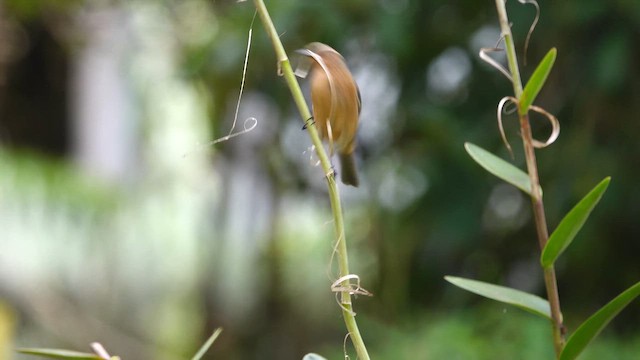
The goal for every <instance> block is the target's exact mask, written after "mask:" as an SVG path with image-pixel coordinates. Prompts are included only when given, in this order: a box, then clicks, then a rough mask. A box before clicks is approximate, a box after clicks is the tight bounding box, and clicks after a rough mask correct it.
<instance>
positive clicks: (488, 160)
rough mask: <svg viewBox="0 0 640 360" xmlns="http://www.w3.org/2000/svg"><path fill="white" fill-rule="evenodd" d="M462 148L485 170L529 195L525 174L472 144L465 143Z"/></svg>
mask: <svg viewBox="0 0 640 360" xmlns="http://www.w3.org/2000/svg"><path fill="white" fill-rule="evenodd" d="M464 148H465V149H466V150H467V153H469V156H471V158H472V159H473V160H475V162H477V163H478V164H480V166H482V167H483V168H484V169H485V170H487V171H488V172H490V173H492V174H493V175H495V176H497V177H499V178H500V179H502V180H504V181H506V182H508V183H509V184H511V185H513V186H515V187H517V188H518V189H520V190H522V191H524V192H525V193H527V194H529V195H531V181H530V180H529V175H527V173H525V172H524V171H522V170H520V169H518V168H517V167H515V166H513V165H511V164H510V163H508V162H506V161H504V160H502V159H501V158H499V157H497V156H495V155H493V154H492V153H490V152H488V151H487V150H485V149H483V148H481V147H479V146H477V145H474V144H472V143H465V144H464Z"/></svg>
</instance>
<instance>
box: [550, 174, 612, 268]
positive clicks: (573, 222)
mask: <svg viewBox="0 0 640 360" xmlns="http://www.w3.org/2000/svg"><path fill="white" fill-rule="evenodd" d="M610 181H611V178H610V177H607V178H605V179H604V180H602V181H601V182H600V183H599V184H598V185H596V187H594V188H593V190H591V191H590V192H589V193H588V194H587V195H586V196H585V197H584V198H582V200H580V202H578V204H576V206H574V207H573V209H571V211H569V213H568V214H567V215H566V216H565V217H564V218H563V219H562V221H560V224H558V227H557V228H556V229H555V231H554V232H553V234H551V236H550V237H549V241H547V245H545V247H544V249H543V250H542V254H541V255H540V263H541V264H542V266H543V267H549V266H551V265H553V263H554V262H555V261H556V259H557V258H558V257H559V256H560V254H562V252H564V250H565V249H566V248H567V247H568V246H569V245H570V244H571V242H572V241H573V239H574V238H575V236H576V235H577V234H578V232H579V231H580V229H581V228H582V226H583V225H584V223H585V222H586V221H587V219H588V218H589V215H590V214H591V211H592V210H593V209H594V208H595V206H596V205H597V204H598V202H599V201H600V199H601V198H602V195H603V194H604V192H605V191H606V190H607V187H608V186H609V182H610Z"/></svg>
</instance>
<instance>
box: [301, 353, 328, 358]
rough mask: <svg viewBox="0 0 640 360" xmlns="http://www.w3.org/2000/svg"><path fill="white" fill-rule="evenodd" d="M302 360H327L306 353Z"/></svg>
mask: <svg viewBox="0 0 640 360" xmlns="http://www.w3.org/2000/svg"><path fill="white" fill-rule="evenodd" d="M302 360H327V359H326V358H325V357H322V356H320V355H318V354H314V353H308V354H307V355H305V356H304V357H303V358H302Z"/></svg>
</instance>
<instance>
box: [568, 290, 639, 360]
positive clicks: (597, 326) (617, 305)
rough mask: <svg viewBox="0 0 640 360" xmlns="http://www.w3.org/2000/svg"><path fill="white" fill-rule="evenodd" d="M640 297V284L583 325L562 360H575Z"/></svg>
mask: <svg viewBox="0 0 640 360" xmlns="http://www.w3.org/2000/svg"><path fill="white" fill-rule="evenodd" d="M638 295H640V282H637V283H636V284H635V285H633V286H631V287H630V288H628V289H627V290H625V291H624V292H623V293H622V294H620V295H618V296H617V297H616V298H615V299H613V300H611V301H610V302H609V303H608V304H607V305H605V306H603V307H602V308H601V309H600V310H598V311H597V312H596V313H595V314H593V315H592V316H591V317H590V318H588V319H587V320H586V321H585V322H583V323H582V325H580V326H579V327H578V329H576V331H575V332H574V333H573V335H571V337H570V338H569V340H568V341H567V344H566V345H565V347H564V349H563V350H562V353H561V354H560V360H573V359H575V358H576V357H578V355H580V353H581V352H582V351H583V350H584V349H585V348H586V347H587V345H589V343H590V342H591V341H592V340H593V339H594V338H595V337H596V336H598V334H600V332H601V331H602V329H604V328H605V326H607V324H609V322H610V321H611V320H613V318H614V317H616V315H618V313H620V311H622V309H624V308H625V307H626V306H627V305H629V303H630V302H631V301H633V300H634V299H635V298H636V297H638Z"/></svg>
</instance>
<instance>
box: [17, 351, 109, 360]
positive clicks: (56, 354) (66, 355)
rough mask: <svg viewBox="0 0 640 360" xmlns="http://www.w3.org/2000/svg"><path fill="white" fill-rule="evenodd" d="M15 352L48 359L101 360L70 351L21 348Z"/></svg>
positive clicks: (97, 357) (87, 354) (96, 356)
mask: <svg viewBox="0 0 640 360" xmlns="http://www.w3.org/2000/svg"><path fill="white" fill-rule="evenodd" d="M17 351H18V352H20V353H23V354H28V355H37V356H40V357H46V358H50V359H75V360H102V358H101V357H99V356H98V355H96V354H91V353H82V352H77V351H70V350H59V349H36V348H22V349H17Z"/></svg>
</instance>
